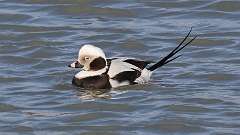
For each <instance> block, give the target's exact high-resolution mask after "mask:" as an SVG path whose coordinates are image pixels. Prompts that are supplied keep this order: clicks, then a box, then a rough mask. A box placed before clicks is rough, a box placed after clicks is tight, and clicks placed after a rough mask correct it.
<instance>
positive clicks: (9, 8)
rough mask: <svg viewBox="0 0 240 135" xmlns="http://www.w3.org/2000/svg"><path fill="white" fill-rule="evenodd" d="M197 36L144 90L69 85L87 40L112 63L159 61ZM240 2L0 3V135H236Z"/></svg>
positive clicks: (32, 0) (22, 0)
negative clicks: (129, 59)
mask: <svg viewBox="0 0 240 135" xmlns="http://www.w3.org/2000/svg"><path fill="white" fill-rule="evenodd" d="M190 27H193V33H192V35H199V37H198V38H197V40H195V41H194V43H193V44H192V45H191V46H189V47H187V48H186V49H185V50H184V51H183V52H182V53H183V54H184V55H183V56H182V57H181V58H179V59H177V60H176V61H174V62H172V63H171V64H168V65H167V66H165V67H163V68H161V69H159V70H157V71H156V72H155V73H154V74H153V77H152V81H151V83H150V84H149V85H145V86H133V87H124V88H120V89H115V90H112V91H110V92H107V93H105V94H103V95H99V93H100V92H87V93H86V92H82V90H81V89H79V88H76V87H74V86H72V84H71V79H72V77H73V76H74V74H75V73H77V72H78V70H74V69H69V68H68V67H67V65H68V64H70V63H71V62H72V61H73V60H74V59H75V58H76V57H77V52H78V49H79V48H80V46H81V45H82V44H84V43H91V44H94V45H97V46H99V47H101V48H103V49H104V51H105V52H106V54H107V56H108V57H118V56H124V57H125V56H131V57H137V58H140V59H147V60H158V59H159V58H160V57H162V56H164V55H166V53H167V52H169V51H170V50H171V49H172V48H173V47H175V46H176V45H177V43H179V42H180V41H181V40H182V39H183V37H184V36H185V35H186V33H187V32H188V31H189V30H190ZM239 72H240V1H238V0H231V1H229V0H194V1H193V0H171V1H170V0H169V1H168V0H131V1H130V0H112V1H111V0H0V86H1V87H0V132H1V133H0V134H1V135H12V134H24V135H28V134H29V135H31V134H40V135H46V134H49V135H50V134H51V135H70V134H71V135H77V134H84V135H96V134H102V135H116V134H117V135H119V134H121V135H136V134H137V135H158V134H164V135H165V134H175V135H186V134H191V135H206V134H211V135H238V134H239V133H240V92H239V90H240V73H239Z"/></svg>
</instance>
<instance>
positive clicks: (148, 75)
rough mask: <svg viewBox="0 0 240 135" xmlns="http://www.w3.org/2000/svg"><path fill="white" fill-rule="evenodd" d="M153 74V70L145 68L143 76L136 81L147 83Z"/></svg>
mask: <svg viewBox="0 0 240 135" xmlns="http://www.w3.org/2000/svg"><path fill="white" fill-rule="evenodd" d="M151 75H152V71H149V70H148V69H146V68H144V69H143V70H142V73H141V76H139V77H138V78H137V79H136V80H135V82H136V83H138V84H144V83H147V82H149V80H150V78H151Z"/></svg>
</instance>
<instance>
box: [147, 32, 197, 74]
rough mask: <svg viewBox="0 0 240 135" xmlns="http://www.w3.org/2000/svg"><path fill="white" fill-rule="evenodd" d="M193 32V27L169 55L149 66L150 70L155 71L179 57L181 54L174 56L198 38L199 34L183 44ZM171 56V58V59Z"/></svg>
mask: <svg viewBox="0 0 240 135" xmlns="http://www.w3.org/2000/svg"><path fill="white" fill-rule="evenodd" d="M191 32H192V28H191V30H190V31H189V32H188V34H187V35H186V36H185V38H184V39H183V40H182V42H181V43H180V44H179V45H178V46H177V47H176V48H174V49H173V50H172V51H171V52H170V53H169V54H168V55H167V56H165V57H164V58H162V59H161V60H160V61H159V62H157V63H156V64H154V65H152V66H151V67H149V68H148V70H150V71H153V70H155V69H157V68H159V67H161V66H163V65H166V64H167V63H169V62H171V61H173V60H175V59H177V58H179V57H180V56H181V55H177V56H176V57H173V56H174V55H175V54H177V53H178V52H179V51H181V50H182V49H183V48H185V47H186V46H187V45H189V44H190V43H192V42H193V40H195V39H196V38H197V36H195V37H193V38H192V39H191V40H190V41H188V42H187V43H186V44H183V43H184V42H185V41H186V39H187V38H188V37H189V36H190V34H191ZM171 57H173V58H171ZM170 58H171V59H170Z"/></svg>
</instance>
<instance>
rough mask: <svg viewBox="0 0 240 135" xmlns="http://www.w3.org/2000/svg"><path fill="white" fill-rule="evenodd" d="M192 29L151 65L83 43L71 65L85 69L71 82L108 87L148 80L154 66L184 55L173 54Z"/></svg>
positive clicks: (84, 85)
mask: <svg viewBox="0 0 240 135" xmlns="http://www.w3.org/2000/svg"><path fill="white" fill-rule="evenodd" d="M191 30H192V29H191ZM191 30H190V31H189V33H188V34H187V35H186V36H185V38H184V39H183V40H182V42H181V43H180V44H179V45H178V46H177V47H176V48H174V49H173V50H172V51H171V52H170V53H169V54H168V55H167V56H165V57H164V58H162V59H161V60H160V61H158V62H156V63H155V64H153V65H150V66H149V64H150V63H152V62H151V61H143V60H137V59H133V58H112V59H107V58H106V56H105V54H104V52H103V51H102V49H100V48H98V47H96V46H93V45H90V44H86V45H83V46H82V47H81V49H80V50H79V54H78V59H77V61H75V62H73V63H72V64H70V65H69V67H72V68H82V71H80V72H79V73H77V74H76V75H75V76H74V77H73V80H72V83H73V84H74V85H76V86H79V87H82V88H87V89H108V88H116V87H119V86H125V85H133V84H144V83H147V82H148V81H149V80H150V77H151V75H152V72H153V71H154V70H156V69H157V68H159V67H161V66H163V65H165V64H167V63H169V62H171V61H173V60H175V59H176V58H178V57H180V56H181V55H177V56H175V57H173V56H174V55H175V54H176V53H178V52H179V51H181V50H182V49H183V48H184V47H186V46H187V45H189V44H190V43H191V42H192V41H193V40H194V39H195V38H196V37H197V36H195V37H193V38H192V39H191V40H190V41H188V42H187V43H186V44H184V42H185V41H186V39H187V38H188V37H189V35H190V33H191Z"/></svg>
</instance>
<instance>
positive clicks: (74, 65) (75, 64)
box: [68, 61, 83, 68]
mask: <svg viewBox="0 0 240 135" xmlns="http://www.w3.org/2000/svg"><path fill="white" fill-rule="evenodd" d="M68 67H71V68H83V65H81V64H80V63H79V62H78V61H75V62H73V63H72V64H70V65H68Z"/></svg>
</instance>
